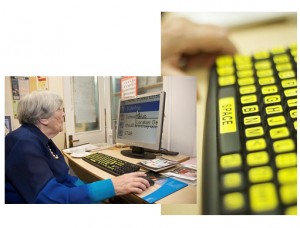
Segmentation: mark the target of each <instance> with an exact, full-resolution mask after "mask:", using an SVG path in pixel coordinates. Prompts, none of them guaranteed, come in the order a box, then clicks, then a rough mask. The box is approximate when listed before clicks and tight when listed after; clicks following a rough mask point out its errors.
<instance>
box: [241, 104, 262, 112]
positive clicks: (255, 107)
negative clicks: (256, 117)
mask: <svg viewBox="0 0 300 228" xmlns="http://www.w3.org/2000/svg"><path fill="white" fill-rule="evenodd" d="M242 111H243V114H253V113H257V112H258V111H259V108H258V105H248V106H244V107H243V108H242Z"/></svg>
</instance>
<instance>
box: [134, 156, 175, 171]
mask: <svg viewBox="0 0 300 228" xmlns="http://www.w3.org/2000/svg"><path fill="white" fill-rule="evenodd" d="M137 164H138V165H139V166H141V167H143V168H145V169H148V170H152V171H154V172H159V171H162V170H166V169H169V168H172V167H174V166H176V165H177V164H179V162H177V161H171V160H167V159H164V158H155V159H152V160H144V161H141V162H139V163H137Z"/></svg>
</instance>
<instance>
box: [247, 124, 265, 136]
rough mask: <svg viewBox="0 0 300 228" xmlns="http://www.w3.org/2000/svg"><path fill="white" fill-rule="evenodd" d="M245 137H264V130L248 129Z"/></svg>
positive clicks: (259, 128) (257, 128) (258, 128)
mask: <svg viewBox="0 0 300 228" xmlns="http://www.w3.org/2000/svg"><path fill="white" fill-rule="evenodd" d="M245 135H246V137H247V138H253V137H259V136H263V135H264V129H263V128H262V127H261V126H259V127H251V128H246V130H245Z"/></svg>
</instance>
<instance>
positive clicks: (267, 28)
mask: <svg viewBox="0 0 300 228" xmlns="http://www.w3.org/2000/svg"><path fill="white" fill-rule="evenodd" d="M166 16H168V14H167V15H166ZM170 16H174V15H172V14H171V15H170ZM228 30H229V37H230V39H231V40H232V42H233V43H234V44H235V45H236V47H237V48H238V51H239V52H240V53H241V54H252V53H254V52H256V51H264V50H268V49H271V48H273V47H276V46H287V45H289V44H291V43H295V42H297V17H296V16H295V17H290V18H286V19H282V20H276V21H269V22H268V23H258V24H252V25H247V26H245V27H234V28H229V29H228ZM208 72H209V71H208V69H190V70H188V71H187V74H188V75H193V76H196V77H197V88H198V94H199V99H198V101H197V113H198V115H197V158H198V161H197V167H198V170H199V171H198V174H199V175H198V179H197V203H196V204H190V205H186V204H182V205H176V206H174V205H162V208H161V213H162V214H163V215H170V214H171V215H177V214H178V215H182V214H185V215H199V214H202V211H201V205H202V199H201V195H202V192H201V189H202V185H201V183H202V179H201V176H202V175H201V167H202V146H203V135H204V121H205V113H206V100H207V92H208V86H209V83H208V82H209V80H208V79H209V73H208ZM199 114H200V115H199Z"/></svg>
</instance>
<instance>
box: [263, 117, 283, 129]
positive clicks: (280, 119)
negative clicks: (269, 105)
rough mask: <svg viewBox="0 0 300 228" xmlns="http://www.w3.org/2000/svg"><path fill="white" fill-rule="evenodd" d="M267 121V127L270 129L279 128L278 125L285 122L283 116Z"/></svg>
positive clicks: (270, 118)
mask: <svg viewBox="0 0 300 228" xmlns="http://www.w3.org/2000/svg"><path fill="white" fill-rule="evenodd" d="M267 121H268V125H269V126H270V127H274V126H279V125H283V124H286V120H285V117H284V116H274V117H269V118H268V119H267Z"/></svg>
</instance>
